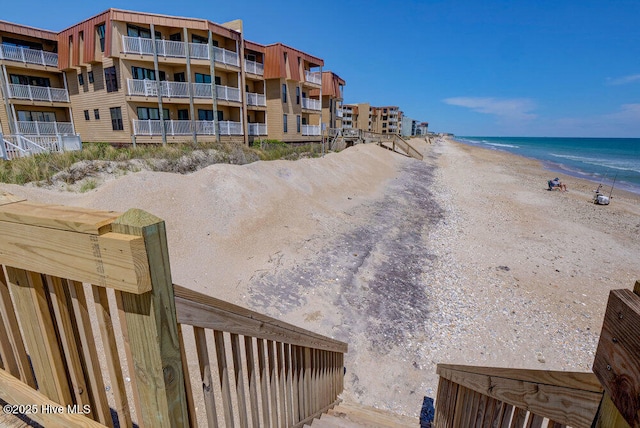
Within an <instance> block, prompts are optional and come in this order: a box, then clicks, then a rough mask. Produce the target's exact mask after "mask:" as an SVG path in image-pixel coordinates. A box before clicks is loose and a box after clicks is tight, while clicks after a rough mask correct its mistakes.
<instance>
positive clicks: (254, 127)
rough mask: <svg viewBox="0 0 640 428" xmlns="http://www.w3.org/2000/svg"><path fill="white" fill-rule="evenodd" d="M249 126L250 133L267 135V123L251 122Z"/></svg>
mask: <svg viewBox="0 0 640 428" xmlns="http://www.w3.org/2000/svg"><path fill="white" fill-rule="evenodd" d="M248 127H249V135H267V124H266V123H250V124H249V125H248Z"/></svg>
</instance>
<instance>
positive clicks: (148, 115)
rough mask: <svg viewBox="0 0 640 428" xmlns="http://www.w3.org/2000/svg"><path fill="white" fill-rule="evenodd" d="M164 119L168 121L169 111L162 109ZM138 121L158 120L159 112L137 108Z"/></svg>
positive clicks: (153, 109) (149, 108) (154, 109)
mask: <svg viewBox="0 0 640 428" xmlns="http://www.w3.org/2000/svg"><path fill="white" fill-rule="evenodd" d="M162 111H163V116H164V119H169V110H168V109H166V108H165V109H162ZM138 119H140V120H160V110H158V108H157V107H156V108H153V107H138Z"/></svg>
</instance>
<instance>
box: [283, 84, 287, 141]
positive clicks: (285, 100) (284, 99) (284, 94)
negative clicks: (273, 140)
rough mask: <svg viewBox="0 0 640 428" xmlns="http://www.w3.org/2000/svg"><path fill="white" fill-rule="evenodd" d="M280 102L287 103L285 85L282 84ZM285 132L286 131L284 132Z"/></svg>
mask: <svg viewBox="0 0 640 428" xmlns="http://www.w3.org/2000/svg"><path fill="white" fill-rule="evenodd" d="M282 102H283V103H286V102H287V84H286V83H283V84H282ZM284 132H287V131H284Z"/></svg>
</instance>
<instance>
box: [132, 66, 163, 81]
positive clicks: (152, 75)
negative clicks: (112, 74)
mask: <svg viewBox="0 0 640 428" xmlns="http://www.w3.org/2000/svg"><path fill="white" fill-rule="evenodd" d="M159 73H160V80H167V74H166V73H165V72H164V71H159ZM131 76H132V77H133V78H134V79H136V80H144V79H148V80H156V72H155V70H151V69H150V68H142V67H136V66H133V65H132V66H131Z"/></svg>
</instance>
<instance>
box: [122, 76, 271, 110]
mask: <svg viewBox="0 0 640 428" xmlns="http://www.w3.org/2000/svg"><path fill="white" fill-rule="evenodd" d="M191 85H192V88H193V97H194V98H211V87H212V85H211V83H192V84H191ZM127 88H128V90H129V95H140V96H145V97H157V96H158V88H160V93H161V94H162V96H163V97H167V98H189V84H188V83H186V82H168V81H160V82H158V81H156V80H147V79H145V80H139V79H127ZM216 96H217V97H218V99H219V100H227V101H238V102H239V101H241V100H242V99H241V98H240V89H239V88H233V87H230V86H221V85H217V86H216ZM265 105H266V100H265Z"/></svg>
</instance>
